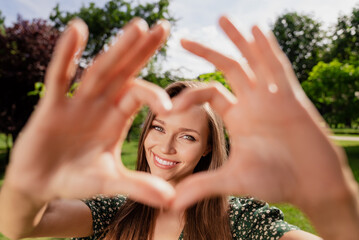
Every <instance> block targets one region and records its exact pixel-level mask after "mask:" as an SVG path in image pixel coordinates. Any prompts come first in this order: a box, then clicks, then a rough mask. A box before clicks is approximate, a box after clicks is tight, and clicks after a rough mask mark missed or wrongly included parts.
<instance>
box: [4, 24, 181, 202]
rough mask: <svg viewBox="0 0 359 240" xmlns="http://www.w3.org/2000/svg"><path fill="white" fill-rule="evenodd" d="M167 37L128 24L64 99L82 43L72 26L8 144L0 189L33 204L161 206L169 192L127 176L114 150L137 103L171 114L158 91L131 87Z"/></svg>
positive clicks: (164, 28)
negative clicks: (108, 201)
mask: <svg viewBox="0 0 359 240" xmlns="http://www.w3.org/2000/svg"><path fill="white" fill-rule="evenodd" d="M168 32H169V23H168V22H166V21H162V22H160V23H158V24H157V25H156V26H154V27H153V28H152V29H150V30H149V29H148V26H147V24H146V23H145V22H144V21H143V20H141V19H135V20H133V21H132V22H131V23H129V24H128V25H127V26H126V27H125V28H124V30H123V32H122V34H121V35H119V37H118V40H117V41H116V42H115V43H114V44H113V45H112V46H111V47H110V49H109V50H108V51H106V52H104V53H103V54H100V55H99V56H98V57H97V58H96V60H95V61H94V63H93V64H92V65H91V66H90V67H89V68H88V70H87V71H86V72H85V73H84V74H83V77H82V79H81V85H80V88H79V90H78V92H77V93H76V94H75V96H74V97H73V98H68V97H66V92H67V90H68V86H69V83H70V80H71V78H72V77H73V75H74V72H75V69H76V67H77V66H76V62H78V58H79V56H80V55H81V52H82V50H83V49H84V48H85V45H86V40H87V35H88V30H87V26H86V25H85V24H84V23H83V22H82V21H81V20H74V21H72V22H71V23H70V24H69V26H68V28H67V30H66V31H65V32H64V33H63V35H62V36H61V38H60V39H59V41H58V43H57V45H56V48H55V52H54V54H53V58H52V61H51V63H50V64H49V67H48V69H47V73H46V79H45V83H46V87H47V92H46V96H45V97H44V98H43V99H41V101H40V102H39V104H38V105H37V107H36V110H35V112H34V113H33V115H32V116H31V118H30V120H29V122H28V123H27V125H26V127H25V128H24V130H23V131H22V132H21V134H20V136H19V138H18V141H16V143H15V146H14V148H13V151H12V153H11V161H10V164H9V166H8V169H7V173H6V178H5V182H4V186H7V187H8V188H11V189H12V190H16V191H19V192H21V193H22V194H24V195H26V196H29V197H30V198H32V199H36V201H39V202H47V201H50V200H52V199H55V198H86V197H89V196H92V195H95V194H109V195H111V194H118V193H121V194H129V196H130V197H131V198H133V199H135V200H137V201H140V202H143V203H146V204H150V205H153V206H161V205H166V204H167V203H168V202H169V201H170V200H171V199H172V198H173V196H174V190H173V188H172V187H171V186H170V185H169V184H168V183H166V182H165V181H164V180H162V179H159V178H157V177H154V176H150V175H149V174H147V173H138V172H133V171H129V170H127V169H126V168H125V167H124V166H123V165H122V163H121V161H120V155H121V154H120V150H119V144H121V141H123V139H124V137H125V136H126V133H127V130H128V127H129V125H130V123H131V121H130V118H131V116H132V115H133V114H134V113H135V112H136V110H137V109H138V108H139V107H140V106H141V105H142V104H143V103H145V104H148V105H149V106H150V107H151V108H152V110H153V111H155V112H158V113H166V112H167V111H168V110H169V109H170V108H171V101H170V99H169V97H168V95H167V94H166V93H165V92H164V90H162V89H160V88H159V87H156V86H154V85H152V84H150V83H148V82H145V81H143V80H134V77H135V76H136V75H137V74H138V72H139V71H140V69H141V68H142V67H143V65H144V64H145V63H146V62H147V60H148V59H149V58H150V57H151V56H152V55H153V54H154V52H155V51H156V50H157V49H158V48H159V47H160V45H161V44H162V43H163V42H164V41H165V39H166V38H167V36H168Z"/></svg>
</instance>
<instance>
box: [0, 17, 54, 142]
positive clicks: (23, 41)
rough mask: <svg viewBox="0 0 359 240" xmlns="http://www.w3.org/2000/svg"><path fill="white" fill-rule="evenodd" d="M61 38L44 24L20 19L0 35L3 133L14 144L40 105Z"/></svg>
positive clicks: (0, 126) (0, 124)
mask: <svg viewBox="0 0 359 240" xmlns="http://www.w3.org/2000/svg"><path fill="white" fill-rule="evenodd" d="M59 34H60V33H59V31H58V30H57V29H55V28H53V27H52V26H51V25H49V24H48V23H47V22H46V21H45V20H41V19H37V20H33V21H26V20H23V19H22V18H21V17H19V18H18V20H17V22H16V23H14V25H13V26H11V27H6V28H5V34H4V35H0V81H1V88H0V89H1V93H0V113H1V121H0V132H2V133H6V134H11V135H12V136H13V138H14V140H15V139H16V137H17V135H18V134H19V132H20V131H21V129H22V127H23V126H24V125H25V123H26V121H27V119H28V118H29V116H30V115H31V113H32V111H33V110H34V106H35V105H36V104H37V101H38V99H39V94H40V93H41V89H43V88H42V85H41V84H42V83H43V81H44V76H45V70H46V67H47V64H48V63H49V62H50V59H51V55H52V51H53V48H54V46H55V43H56V40H57V38H58V37H59ZM34 84H35V90H34ZM29 92H32V93H30V94H28V93H29ZM35 93H37V94H35ZM34 94H35V95H34Z"/></svg>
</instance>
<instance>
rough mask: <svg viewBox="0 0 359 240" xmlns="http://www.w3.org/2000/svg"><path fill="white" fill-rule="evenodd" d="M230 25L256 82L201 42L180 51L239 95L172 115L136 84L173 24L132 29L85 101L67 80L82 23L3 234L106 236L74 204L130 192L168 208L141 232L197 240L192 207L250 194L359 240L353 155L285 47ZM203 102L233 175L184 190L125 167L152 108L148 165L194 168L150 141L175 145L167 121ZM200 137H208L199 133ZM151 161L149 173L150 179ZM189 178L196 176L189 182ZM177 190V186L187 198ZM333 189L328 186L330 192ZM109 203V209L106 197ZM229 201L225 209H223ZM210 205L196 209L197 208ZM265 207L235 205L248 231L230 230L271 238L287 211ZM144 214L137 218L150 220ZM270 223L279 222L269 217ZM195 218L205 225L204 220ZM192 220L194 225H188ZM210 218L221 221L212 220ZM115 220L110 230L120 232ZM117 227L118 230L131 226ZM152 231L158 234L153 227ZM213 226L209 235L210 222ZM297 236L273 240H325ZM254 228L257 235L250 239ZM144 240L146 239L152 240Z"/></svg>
mask: <svg viewBox="0 0 359 240" xmlns="http://www.w3.org/2000/svg"><path fill="white" fill-rule="evenodd" d="M220 23H221V26H222V28H223V29H224V30H225V31H226V33H227V35H228V36H229V37H230V38H231V40H232V41H233V42H234V43H235V44H236V45H237V46H238V47H239V48H240V50H241V51H242V53H243V55H244V56H245V57H246V58H247V59H248V63H249V67H250V69H251V71H249V72H247V71H246V70H244V69H243V67H242V66H241V65H240V64H239V63H237V62H235V61H234V60H232V59H229V58H227V57H225V56H223V55H222V54H219V53H217V52H215V51H213V50H210V49H208V48H205V47H204V46H202V45H200V44H196V43H193V42H188V41H184V42H182V44H183V45H184V47H185V48H186V49H188V50H190V51H192V52H194V53H195V54H197V55H199V56H202V57H204V58H205V59H207V60H209V61H211V62H213V63H214V64H215V65H216V66H217V67H218V68H219V69H222V70H223V71H224V72H225V74H226V76H227V79H228V80H229V82H230V83H231V85H232V89H233V91H234V93H235V94H236V97H234V96H233V95H232V94H231V93H229V92H226V90H225V89H223V87H221V86H217V85H213V86H211V87H204V88H202V87H199V88H191V89H189V90H188V91H185V92H184V93H183V94H180V96H178V97H177V98H176V99H175V100H174V101H173V104H174V107H173V109H172V112H171V114H170V115H169V111H170V110H171V108H172V102H171V100H170V98H169V97H168V95H167V94H166V93H165V92H164V91H163V90H162V89H159V88H158V87H155V86H153V85H151V84H149V83H146V82H144V81H141V80H133V78H134V76H136V75H137V73H138V71H139V69H140V68H141V67H142V66H143V64H144V63H145V62H146V61H147V60H148V58H149V57H150V56H151V55H152V54H153V53H154V52H155V51H156V49H157V48H158V47H159V45H160V44H161V43H162V42H163V41H164V39H165V37H166V36H167V34H168V30H169V26H168V24H167V23H166V22H161V23H159V24H158V25H157V26H155V27H154V28H153V29H152V30H151V31H148V28H147V26H146V25H145V24H144V22H143V21H141V20H138V19H136V20H134V21H133V22H131V23H130V24H129V25H128V26H127V27H126V28H125V29H124V31H123V33H122V34H121V36H120V37H119V40H118V41H117V42H116V43H115V44H114V45H113V46H111V48H110V50H109V51H107V52H106V53H104V54H102V55H101V56H99V57H98V58H97V59H96V61H95V62H94V64H93V65H92V66H91V67H90V68H89V69H88V71H87V72H86V73H85V75H84V76H83V79H82V85H81V87H80V89H79V91H78V93H77V94H76V96H75V97H74V98H73V99H68V98H66V97H65V95H66V91H67V86H68V82H69V81H70V79H71V76H73V72H74V71H73V70H74V69H75V63H76V62H78V61H74V59H73V58H74V56H78V54H77V53H78V52H79V49H83V48H84V40H85V39H84V38H85V37H86V34H87V31H86V27H85V26H84V24H83V23H81V22H80V21H79V20H76V21H74V22H73V23H72V24H71V25H70V27H69V28H68V30H67V31H66V32H65V33H64V35H63V36H62V38H61V39H60V41H59V43H58V45H57V47H56V50H55V53H54V57H53V59H52V61H51V64H50V66H49V68H48V71H47V74H46V84H47V93H48V94H47V95H46V96H45V97H44V98H43V99H42V100H41V102H40V104H39V105H38V106H37V108H36V111H35V113H34V114H33V116H32V117H31V119H30V121H29V123H28V124H27V126H26V128H25V129H24V131H23V132H22V134H21V136H20V137H19V138H18V141H17V142H16V144H15V147H14V149H13V151H12V154H11V162H10V165H9V167H8V169H7V172H6V177H5V181H4V184H3V187H2V189H1V192H0V212H1V214H0V231H1V232H3V233H4V234H5V235H6V236H9V237H11V238H14V239H18V238H22V237H41V236H56V237H71V236H73V237H83V236H90V235H92V234H94V233H95V234H96V231H97V230H96V229H95V228H94V227H95V226H97V225H98V223H97V222H93V219H92V214H91V211H90V208H89V207H88V206H86V205H85V204H84V203H83V202H81V201H79V200H73V199H80V198H88V197H90V196H94V195H97V194H105V195H115V194H119V193H120V194H125V195H127V194H128V195H129V197H130V198H131V199H132V200H134V201H138V202H142V203H145V204H148V205H150V206H154V207H160V208H161V209H168V210H167V211H165V210H161V211H159V212H158V215H155V214H157V213H153V212H152V213H151V211H147V213H148V215H149V216H150V217H151V218H155V219H156V223H155V226H145V227H143V229H145V230H144V231H148V232H149V235H150V234H151V233H152V232H153V236H154V238H155V239H157V237H158V238H162V235H157V234H160V233H165V236H164V237H167V236H170V238H173V239H177V237H178V235H179V234H180V232H181V230H182V228H184V234H187V235H186V236H184V237H191V236H193V235H191V234H192V233H195V234H197V233H196V232H197V229H195V230H192V227H195V225H194V224H189V223H190V222H189V221H192V220H193V219H194V218H193V217H191V216H190V214H191V211H192V210H191V209H189V210H188V211H187V212H186V214H185V215H182V213H184V211H183V209H185V208H186V206H190V205H191V204H193V203H195V202H197V201H198V200H201V199H203V198H204V197H208V196H213V195H224V194H241V195H253V196H258V197H260V198H263V199H264V200H268V201H289V202H291V203H294V204H296V205H297V206H299V207H300V208H302V209H303V210H304V211H305V212H306V213H307V214H308V215H309V217H310V219H311V220H312V221H313V223H314V224H315V226H316V227H317V230H318V232H319V233H320V234H321V235H322V236H323V237H324V238H325V239H353V240H354V239H358V237H359V233H358V231H359V230H358V228H357V226H358V225H359V199H358V194H357V193H358V188H357V185H356V183H355V181H354V180H353V176H352V174H351V173H350V171H348V166H347V164H346V163H345V156H344V155H343V154H342V153H341V151H340V149H338V148H336V147H335V146H334V145H333V144H332V143H331V142H330V140H329V139H328V137H327V136H326V134H325V132H324V131H323V129H322V128H321V127H320V124H319V122H320V121H321V118H320V116H319V115H318V114H317V113H316V112H315V111H313V107H312V105H310V103H309V101H308V99H307V98H306V96H305V95H303V92H302V91H301V89H300V87H299V86H298V83H297V82H296V79H295V76H294V74H293V72H292V70H291V69H290V65H289V63H288V61H287V60H286V59H285V57H284V54H283V53H282V52H281V50H280V48H279V47H278V46H277V45H276V43H275V41H273V40H272V39H271V38H270V37H269V38H268V37H266V36H264V34H263V33H262V32H261V31H260V30H259V29H258V28H254V31H253V35H254V40H253V41H251V42H248V41H246V40H245V39H244V38H243V37H242V36H241V35H240V33H239V32H238V31H237V30H236V29H235V28H234V27H233V25H232V24H231V23H230V22H229V21H228V19H227V18H221V20H220ZM100 80H101V81H100ZM203 102H209V103H210V104H211V106H212V107H213V109H215V110H216V112H217V113H218V114H219V115H220V116H221V117H222V119H223V120H224V122H225V123H226V126H227V128H228V130H229V134H230V137H231V152H230V156H229V160H228V161H227V162H226V163H224V165H223V167H221V168H220V169H218V170H215V171H202V172H201V173H197V174H190V175H189V176H188V177H187V178H186V179H183V181H181V182H180V183H178V184H177V182H178V180H177V179H176V178H172V177H171V176H172V175H170V176H169V178H168V179H167V177H166V176H167V175H166V176H165V175H164V174H163V171H157V170H158V169H157V170H156V168H154V169H153V172H154V174H153V175H150V174H148V173H145V172H131V171H128V170H126V169H125V168H124V167H123V166H122V165H121V163H120V162H118V161H117V160H119V159H120V152H119V150H118V149H119V148H118V145H119V144H120V143H121V142H122V141H123V139H124V136H125V134H126V129H127V128H128V126H129V123H130V121H129V119H130V117H131V115H133V114H134V112H135V111H136V109H138V107H140V105H141V103H146V104H148V105H149V106H150V108H151V109H152V110H153V111H154V112H155V113H156V116H157V117H156V118H155V119H154V120H153V121H152V122H151V124H152V125H154V126H153V128H151V130H150V131H148V134H147V137H146V139H152V141H150V143H148V142H147V144H148V147H146V146H147V145H146V141H143V142H144V150H145V155H147V159H151V160H153V161H152V163H154V164H157V166H162V167H163V168H165V169H166V170H171V169H172V170H175V169H176V168H172V166H176V167H177V166H180V165H181V164H182V163H183V162H182V160H183V159H186V158H181V159H171V158H167V157H165V156H164V155H162V154H160V153H161V151H159V150H158V147H157V146H159V145H156V141H155V140H156V138H152V137H151V135H152V134H159V136H162V137H164V138H165V139H166V137H165V136H168V135H166V134H170V136H171V134H173V129H172V128H171V127H170V128H169V131H168V130H167V131H166V127H168V126H167V125H166V126H164V125H162V126H161V125H160V126H158V123H160V124H163V123H166V124H169V126H171V124H172V121H170V122H168V120H167V121H166V119H167V118H169V119H171V116H173V114H174V113H176V114H184V115H186V113H181V111H183V110H185V109H191V108H189V106H192V105H193V104H201V103H203ZM191 111H193V110H188V112H190V113H191ZM196 111H197V112H195V113H199V112H198V111H200V109H198V107H197V110H196ZM188 112H187V113H188ZM192 113H193V112H192ZM177 117H178V116H177ZM44 119H46V121H44ZM163 119H165V121H163ZM156 120H159V121H156ZM161 121H162V122H161ZM154 123H157V125H155V124H154ZM201 126H204V124H201ZM185 128H190V127H188V126H185ZM162 129H164V130H165V131H164V133H163V132H162ZM182 130H183V129H182ZM187 130H188V129H187ZM192 130H193V129H192ZM195 130H196V129H195ZM196 131H197V132H200V131H199V129H197V130H196ZM209 132H210V130H208V133H209ZM191 133H192V132H191ZM162 134H164V135H162ZM187 135H188V134H186V135H185V137H184V136H183V137H184V138H185V139H186V140H190V139H192V138H191V137H189V136H187ZM201 136H202V134H201ZM150 137H151V138H150ZM162 137H161V138H160V139H163V138H162ZM192 137H193V136H192ZM146 139H145V140H146ZM181 140H182V138H181ZM168 141H169V140H168ZM161 145H162V144H161ZM163 146H167V149H166V148H165V149H162V150H163V151H165V152H166V151H167V152H169V153H173V151H174V150H175V149H173V148H169V147H168V146H171V144H163ZM199 149H200V150H201V151H199V150H198V151H196V152H197V153H200V154H199V155H197V156H198V157H197V159H198V160H199V159H200V158H201V157H200V156H202V155H208V154H210V153H209V150H211V151H212V155H213V150H214V146H212V145H209V144H208V143H207V142H206V143H205V144H204V142H203V141H202V145H201V147H200V148H199ZM308 149H310V151H308ZM140 154H141V153H140ZM142 154H143V153H142ZM194 159H195V158H194ZM151 160H149V168H150V170H151V172H152V169H151ZM314 160H315V161H314ZM155 161H157V163H156V162H155ZM183 166H185V164H183ZM192 166H193V165H192ZM152 167H153V166H152ZM193 170H194V169H193ZM155 172H156V173H155ZM165 172H167V171H165ZM190 172H191V171H190V169H186V171H184V172H182V173H183V174H181V177H180V179H181V178H183V177H185V176H186V175H188V173H190ZM157 175H158V176H157ZM163 178H164V179H163ZM165 180H169V182H167V181H165ZM171 184H176V187H175V190H176V192H177V194H176V192H175V190H174V187H173V185H171ZM323 184H325V186H330V188H328V187H324V188H323ZM99 201H100V202H103V203H105V204H106V202H105V201H102V200H101V199H100V200H99ZM235 201H237V200H235ZM204 202H205V201H204ZM221 202H223V201H221V200H220V199H219V204H218V206H220V203H221ZM118 203H119V202H118ZM171 203H172V204H171ZM126 204H127V202H126ZM201 204H202V203H198V205H197V207H200V206H201ZM208 204H209V203H208ZM255 205H256V206H255ZM258 205H259V203H257V202H255V203H254V202H253V201H252V200H246V199H242V200H241V199H238V201H237V203H236V202H234V203H232V204H230V210H232V209H235V208H236V207H239V206H241V208H240V209H239V210H241V211H243V212H240V211H238V213H236V211H235V210H234V214H233V212H229V216H228V217H229V218H230V219H232V218H236V220H237V221H238V223H242V224H238V223H237V226H236V223H231V222H230V223H229V225H230V227H232V230H235V231H240V232H232V234H233V235H232V237H234V238H236V237H239V239H241V238H242V236H247V237H252V236H253V238H256V237H258V238H259V239H260V238H261V236H260V235H258V234H257V233H255V232H254V231H253V229H257V227H258V229H260V228H261V227H262V229H261V230H262V231H264V232H263V235H264V236H268V234H269V233H268V225H267V223H272V222H273V221H274V224H276V222H277V218H278V212H277V213H276V211H274V213H273V210H269V209H266V210H265V211H264V212H261V211H259V213H260V214H255V213H257V212H256V211H257V210H256V209H261V207H260V208H258ZM124 206H126V205H124ZM222 206H224V204H223V205H222ZM333 206H335V207H333ZM127 207H128V208H127V209H124V210H126V211H127V212H134V211H136V208H137V207H136V206H134V207H133V209H135V210H131V206H127ZM181 209H182V210H181ZM204 209H206V208H204ZM249 209H251V210H250V211H249ZM252 209H254V211H252ZM112 210H113V209H112ZM142 210H143V209H140V213H139V214H135V216H137V217H138V216H139V215H141V211H142ZM109 211H111V210H110V209H109ZM126 211H124V212H123V214H125V213H126ZM121 212H122V211H119V214H120V215H119V216H118V217H117V218H116V220H118V222H121V221H122V223H124V224H130V223H131V221H132V220H131V219H129V218H127V216H121ZM143 212H144V213H145V212H146V211H145V210H143ZM202 213H205V212H204V211H202ZM239 213H242V214H239ZM245 213H247V214H248V216H245ZM251 213H253V214H254V215H253V216H252V215H251ZM266 213H268V214H270V215H271V216H266ZM151 214H152V216H151ZM211 214H212V213H211ZM216 214H219V215H217V216H222V218H223V221H221V222H222V223H224V222H225V220H224V216H223V208H222V209H220V210H218V212H217V213H216ZM273 214H275V216H274V217H273V216H272V215H273ZM94 215H95V213H94ZM195 215H196V217H200V216H197V212H196V214H195ZM256 217H259V218H263V219H264V220H261V221H259V220H258V219H257V220H256V219H255V220H253V223H255V224H257V225H252V226H253V227H254V228H250V227H249V226H246V225H245V222H247V223H248V222H251V220H252V218H256ZM248 218H249V219H250V220H249V221H248ZM182 219H185V220H186V221H187V222H181V220H182ZM190 219H191V220H190ZM94 220H95V221H96V218H95V217H94ZM205 220H208V221H209V222H208V223H211V222H212V220H213V219H207V218H206V219H205ZM216 220H217V219H216ZM106 221H107V220H104V222H102V224H110V222H106ZM241 221H244V222H241ZM278 221H281V220H280V219H278ZM115 222H116V221H114V222H113V224H114V225H116V226H118V227H121V225H120V226H119V225H118V224H116V223H115ZM148 222H150V223H151V224H154V222H153V221H148ZM94 223H95V224H94ZM166 224H168V225H166ZM186 224H187V225H186ZM196 224H197V223H196ZM231 224H232V225H231ZM233 224H234V226H235V228H233ZM283 224H284V223H283ZM100 225H101V223H100ZM203 225H204V226H205V225H206V223H205V221H203ZM167 226H168V227H167ZM227 226H228V225H227ZM205 227H206V229H204V228H203V226H201V227H200V229H199V230H198V231H200V233H199V234H198V235H196V237H197V236H200V237H203V235H204V233H203V232H204V231H209V229H211V228H213V227H214V226H213V225H212V224H211V225H207V226H205ZM225 227H226V225H225V224H224V225H223V228H225ZM287 227H288V225H286V224H285V225H284V232H285V233H284V234H283V235H282V237H280V235H278V234H274V232H277V233H278V231H275V229H274V230H273V228H274V226H269V229H270V231H273V232H271V233H270V234H271V235H272V236H271V237H270V238H274V239H275V238H279V237H280V238H281V240H289V239H291V240H293V239H297V240H298V239H318V238H317V237H316V236H313V235H311V234H308V233H305V232H303V231H300V230H293V231H287V230H289V229H288V228H287ZM131 228H138V225H137V224H136V225H135V226H133V225H131ZM140 228H142V227H140ZM243 228H245V229H243ZM248 228H250V229H251V233H250V234H255V236H254V235H252V236H251V235H246V234H248V232H247V229H248ZM146 229H147V230H146ZM111 230H112V228H111ZM127 230H128V229H127ZM166 230H169V232H166ZM222 230H223V236H220V237H219V239H222V238H228V237H229V236H228V237H226V235H227V234H228V231H227V230H225V229H222ZM222 230H221V229H219V230H218V231H222ZM116 231H117V230H116V228H114V230H113V232H112V233H111V232H108V234H109V235H107V236H106V237H108V238H110V237H111V234H112V236H113V235H117V233H118V232H116ZM119 231H120V229H119ZM213 232H217V231H215V230H213ZM229 232H230V231H229ZM244 232H246V233H244ZM121 233H122V231H120V234H121ZM237 233H238V234H242V235H237ZM213 234H216V233H213ZM234 234H235V235H234ZM145 235H146V234H145ZM211 235H212V233H211ZM140 237H144V238H146V239H147V237H149V236H140ZM204 238H205V239H206V238H208V237H207V236H205V237H204ZM166 239H168V238H166Z"/></svg>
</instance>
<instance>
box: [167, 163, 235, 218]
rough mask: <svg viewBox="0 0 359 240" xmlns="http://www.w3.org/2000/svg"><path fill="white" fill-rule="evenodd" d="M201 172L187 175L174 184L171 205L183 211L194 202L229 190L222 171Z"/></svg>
mask: <svg viewBox="0 0 359 240" xmlns="http://www.w3.org/2000/svg"><path fill="white" fill-rule="evenodd" d="M220 170H221V169H219V170H217V171H211V172H202V173H197V174H194V175H191V176H190V177H187V178H186V179H184V180H183V181H182V182H180V183H179V184H178V185H177V186H176V199H175V200H174V202H173V203H172V205H171V207H172V208H173V209H175V210H179V211H183V210H185V209H186V208H188V207H189V206H191V205H193V204H194V203H196V202H198V201H200V200H202V199H204V198H207V197H213V196H218V195H222V194H226V193H227V192H230V191H229V190H228V189H227V188H226V186H228V184H226V183H225V180H226V178H225V175H224V174H223V173H224V172H223V171H220Z"/></svg>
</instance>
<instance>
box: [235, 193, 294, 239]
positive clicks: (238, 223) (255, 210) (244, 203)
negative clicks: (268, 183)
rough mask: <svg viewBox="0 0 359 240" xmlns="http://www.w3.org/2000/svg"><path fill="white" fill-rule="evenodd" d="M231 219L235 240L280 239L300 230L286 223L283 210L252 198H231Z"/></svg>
mask: <svg viewBox="0 0 359 240" xmlns="http://www.w3.org/2000/svg"><path fill="white" fill-rule="evenodd" d="M229 218H230V224H231V228H232V233H233V237H234V239H240V238H245V239H248V238H249V239H257V238H258V239H279V238H280V237H281V236H282V235H283V234H284V233H285V232H288V231H290V230H295V229H298V228H297V227H295V226H293V225H290V224H288V223H287V222H285V221H284V216H283V213H282V211H281V210H279V209H278V208H275V207H270V206H269V205H268V203H266V202H263V201H261V200H257V199H255V198H252V197H230V198H229ZM261 237H262V238H261Z"/></svg>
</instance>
